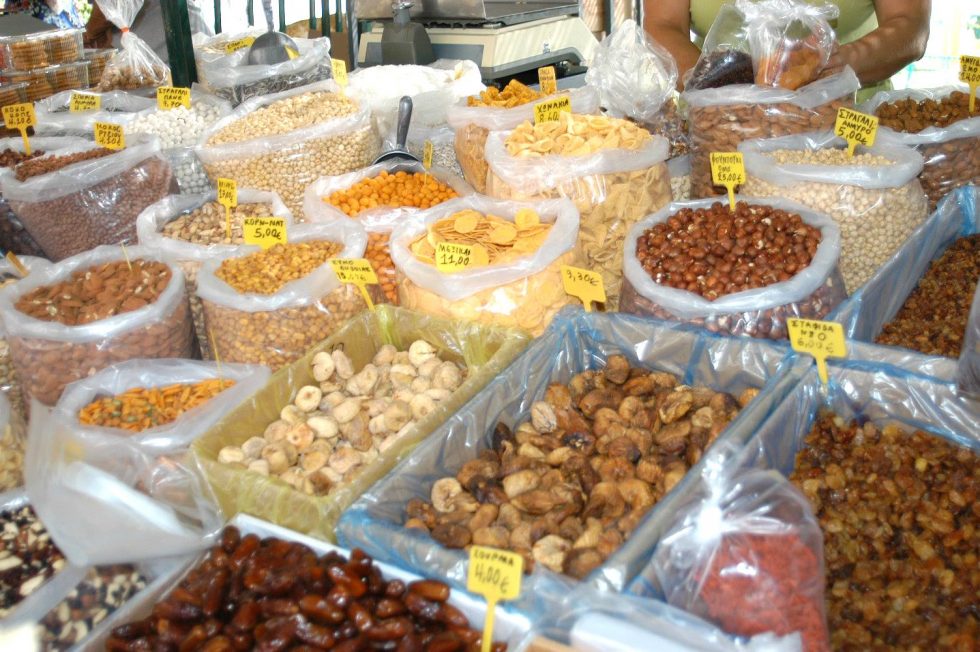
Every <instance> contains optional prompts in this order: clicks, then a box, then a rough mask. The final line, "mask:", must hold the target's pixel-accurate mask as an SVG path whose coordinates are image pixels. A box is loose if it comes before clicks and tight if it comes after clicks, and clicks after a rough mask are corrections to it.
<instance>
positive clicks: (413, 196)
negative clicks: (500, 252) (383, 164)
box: [323, 171, 458, 217]
mask: <svg viewBox="0 0 980 652" xmlns="http://www.w3.org/2000/svg"><path fill="white" fill-rule="evenodd" d="M457 196H458V195H457V194H456V191H455V190H453V189H452V187H450V186H449V185H447V184H445V183H443V182H442V181H439V180H438V179H436V178H435V177H433V176H432V175H428V174H424V173H422V172H404V171H402V172H395V173H394V174H391V173H389V172H388V171H384V172H382V173H381V174H379V175H378V176H376V177H371V178H370V179H362V180H361V181H358V182H357V183H355V184H354V185H352V186H351V187H350V188H347V189H346V190H338V191H337V192H335V193H333V194H331V195H330V196H329V197H324V198H323V201H325V202H327V203H329V204H332V205H333V206H335V207H336V208H339V209H340V210H341V211H343V212H344V214H346V215H347V216H348V217H356V216H357V215H358V214H359V213H362V212H364V211H367V210H370V209H372V208H377V207H379V206H388V207H392V208H405V207H412V208H431V207H432V206H435V205H436V204H441V203H442V202H444V201H446V200H449V199H452V198H454V197H457Z"/></svg>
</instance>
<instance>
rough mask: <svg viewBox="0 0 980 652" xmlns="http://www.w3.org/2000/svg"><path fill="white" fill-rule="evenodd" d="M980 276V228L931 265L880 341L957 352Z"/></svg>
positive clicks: (948, 354) (947, 353) (953, 354)
mask: <svg viewBox="0 0 980 652" xmlns="http://www.w3.org/2000/svg"><path fill="white" fill-rule="evenodd" d="M978 282H980V233H975V234H973V235H968V236H964V237H962V238H959V239H958V240H956V242H954V243H953V244H952V245H950V247H949V249H947V250H946V252H945V253H943V255H942V256H940V257H939V258H938V259H937V260H934V261H933V262H932V264H931V265H930V266H929V270H928V271H927V272H926V273H925V275H924V276H923V277H922V279H921V280H920V281H919V284H918V285H917V286H916V288H915V289H914V290H913V291H912V293H911V294H910V295H909V296H908V298H907V299H906V300H905V303H904V304H903V305H902V307H901V309H900V310H899V311H898V314H897V315H895V318H894V319H892V320H891V321H890V322H888V323H887V324H885V326H884V327H883V328H882V331H881V333H880V334H879V335H878V337H877V339H876V340H875V341H876V342H877V343H878V344H891V345H892V346H904V347H906V348H909V349H914V350H916V351H919V352H921V353H925V354H927V355H942V356H946V357H948V358H957V357H959V355H960V350H961V348H962V346H963V334H964V333H966V326H967V320H968V319H969V318H970V306H971V304H972V302H973V294H974V292H975V291H976V287H977V283H978Z"/></svg>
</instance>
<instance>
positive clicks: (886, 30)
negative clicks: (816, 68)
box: [828, 0, 932, 85]
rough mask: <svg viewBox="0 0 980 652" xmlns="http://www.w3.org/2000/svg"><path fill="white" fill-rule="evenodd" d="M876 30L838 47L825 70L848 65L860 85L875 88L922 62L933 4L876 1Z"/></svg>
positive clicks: (916, 0) (909, 0)
mask: <svg viewBox="0 0 980 652" xmlns="http://www.w3.org/2000/svg"><path fill="white" fill-rule="evenodd" d="M874 4H875V15H876V16H877V17H878V29H876V30H874V31H873V32H869V33H868V34H866V35H865V36H862V37H861V38H859V39H858V40H856V41H854V42H852V43H847V44H845V45H842V46H840V49H839V50H838V51H837V52H836V53H835V54H834V55H833V56H831V59H830V63H828V68H836V67H842V66H844V65H848V66H850V67H851V68H853V69H854V72H856V73H857V76H858V79H860V80H861V83H862V84H865V85H867V84H874V83H876V82H880V81H882V80H885V79H888V78H889V77H891V76H892V75H894V74H895V73H896V72H898V71H899V70H901V69H902V68H904V67H905V66H907V65H908V64H910V63H912V62H913V61H918V60H919V59H921V58H922V55H923V54H925V51H926V42H927V41H928V40H929V14H930V13H931V10H932V0H875V3H874Z"/></svg>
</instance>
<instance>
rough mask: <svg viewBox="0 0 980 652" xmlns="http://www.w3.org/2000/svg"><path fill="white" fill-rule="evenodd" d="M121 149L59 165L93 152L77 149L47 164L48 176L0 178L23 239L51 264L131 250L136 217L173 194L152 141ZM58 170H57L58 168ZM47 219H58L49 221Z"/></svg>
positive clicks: (141, 139) (142, 138) (172, 184)
mask: <svg viewBox="0 0 980 652" xmlns="http://www.w3.org/2000/svg"><path fill="white" fill-rule="evenodd" d="M127 140H128V141H129V142H127V147H126V148H125V149H123V150H120V151H118V152H115V153H112V154H110V155H108V156H103V157H100V158H94V159H91V160H85V161H80V162H77V163H72V164H69V165H63V162H64V161H65V160H66V159H64V158H61V157H65V156H70V155H71V154H74V153H81V152H86V151H89V150H94V149H96V147H95V146H94V144H79V145H77V146H72V147H71V148H70V149H66V150H61V151H59V152H58V153H57V155H56V156H50V157H44V158H42V159H40V161H41V164H42V165H43V164H44V161H45V160H47V159H51V160H52V162H51V165H52V166H55V167H54V169H53V171H51V172H46V173H45V172H41V173H38V174H36V175H35V176H32V177H30V178H28V179H26V180H24V181H19V180H18V179H17V178H15V177H14V175H5V176H3V177H0V188H2V191H3V196H4V199H6V200H7V201H8V202H9V203H10V207H11V208H12V209H13V211H14V213H16V215H17V217H18V218H19V219H20V220H21V222H23V224H24V226H25V227H26V228H27V231H28V233H30V234H31V236H32V237H33V238H34V239H35V240H36V241H37V243H38V244H39V245H40V246H41V247H42V248H43V249H44V251H45V253H46V254H47V255H48V257H49V258H51V260H53V261H59V260H62V259H63V258H67V257H69V256H73V255H75V254H79V253H82V252H85V251H88V250H90V249H92V248H93V247H96V246H98V245H108V244H132V243H135V241H136V217H137V216H138V215H139V214H140V212H142V210H143V209H144V208H146V207H147V206H149V205H150V204H152V203H153V202H155V201H157V200H158V199H161V198H162V197H164V196H166V195H168V194H170V193H171V192H172V191H175V190H176V187H177V185H176V182H175V180H174V177H173V172H172V170H171V169H170V164H169V163H167V161H166V159H164V158H163V157H162V156H161V154H160V142H159V140H158V139H157V138H155V137H152V136H133V137H131V138H129V139H127ZM59 166H60V167H59ZM52 215H58V216H59V219H57V220H52V219H51V216H52Z"/></svg>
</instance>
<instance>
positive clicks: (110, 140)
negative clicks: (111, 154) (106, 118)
mask: <svg viewBox="0 0 980 652" xmlns="http://www.w3.org/2000/svg"><path fill="white" fill-rule="evenodd" d="M92 131H93V133H94V134H95V144H96V145H98V146H99V147H105V148H106V149H125V147H126V134H125V133H123V127H122V125H114V124H112V123H111V122H96V123H95V124H94V125H93V127H92Z"/></svg>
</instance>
